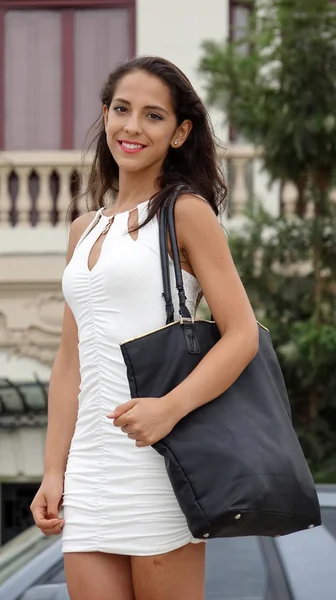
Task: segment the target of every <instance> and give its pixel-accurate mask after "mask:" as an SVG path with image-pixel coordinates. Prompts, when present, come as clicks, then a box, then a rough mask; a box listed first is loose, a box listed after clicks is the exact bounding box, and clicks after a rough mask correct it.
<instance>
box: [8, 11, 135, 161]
mask: <svg viewBox="0 0 336 600" xmlns="http://www.w3.org/2000/svg"><path fill="white" fill-rule="evenodd" d="M134 14H135V0H35V1H33V0H8V1H7V0H0V149H6V150H58V149H72V148H82V147H83V144H84V139H85V134H86V132H87V130H88V129H89V127H90V125H91V124H92V123H93V122H94V121H95V119H96V118H97V116H98V114H99V110H100V101H99V91H100V87H101V85H102V83H103V81H104V78H105V77H106V75H107V74H108V73H109V72H110V71H111V70H112V69H113V68H114V66H115V65H116V64H117V63H118V62H120V61H122V60H124V59H126V58H127V57H131V56H133V55H134V49H135V48H134V46H135V22H134Z"/></svg>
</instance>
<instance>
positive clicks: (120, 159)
mask: <svg viewBox="0 0 336 600" xmlns="http://www.w3.org/2000/svg"><path fill="white" fill-rule="evenodd" d="M104 120H105V129H106V134H107V143H108V146H109V149H110V151H111V154H112V156H113V158H114V159H115V161H116V163H117V164H118V166H119V169H121V168H122V169H125V170H129V171H140V170H144V169H148V168H150V167H152V166H154V165H157V166H158V168H161V166H162V164H163V162H164V159H165V157H166V155H167V153H168V150H169V148H170V147H172V148H173V149H177V148H180V147H181V146H182V144H183V143H184V142H185V140H186V139H187V137H188V135H189V133H190V131H191V127H192V124H191V122H190V121H184V123H182V124H181V125H180V126H179V127H178V126H177V121H176V116H175V113H174V110H173V106H172V101H171V97H170V91H169V89H168V87H167V86H166V85H165V84H164V83H162V81H161V80H160V79H159V78H158V77H155V76H153V75H149V74H148V73H146V72H145V71H136V72H134V73H130V74H129V75H125V76H124V77H123V78H122V79H121V80H120V81H119V82H118V84H117V86H116V89H115V93H114V95H113V98H112V102H111V105H110V107H109V109H108V108H107V106H104Z"/></svg>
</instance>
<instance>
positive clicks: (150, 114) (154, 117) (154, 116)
mask: <svg viewBox="0 0 336 600" xmlns="http://www.w3.org/2000/svg"><path fill="white" fill-rule="evenodd" d="M148 116H149V118H150V119H153V120H154V121H162V120H163V117H161V115H157V114H156V113H149V115H148Z"/></svg>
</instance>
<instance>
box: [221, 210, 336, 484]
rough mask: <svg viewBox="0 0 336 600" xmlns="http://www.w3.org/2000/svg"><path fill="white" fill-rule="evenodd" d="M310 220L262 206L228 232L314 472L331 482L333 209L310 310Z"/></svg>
mask: <svg viewBox="0 0 336 600" xmlns="http://www.w3.org/2000/svg"><path fill="white" fill-rule="evenodd" d="M314 235H315V224H314V221H313V220H308V219H307V220H303V219H299V218H296V219H294V220H293V219H291V220H285V219H282V218H278V219H275V218H272V217H270V215H268V214H266V213H265V212H263V211H262V210H259V212H258V213H257V214H256V215H254V218H253V219H250V220H249V221H248V222H247V224H246V227H245V228H244V229H243V230H240V231H236V232H234V233H232V234H230V246H231V251H232V254H233V258H234V260H235V263H236V266H237V268H238V271H239V273H240V275H241V277H242V280H243V282H244V285H245V288H246V290H247V293H248V295H249V298H250V300H251V302H252V305H253V307H254V309H255V312H256V315H257V318H258V319H259V320H260V321H261V322H262V323H263V324H265V325H266V326H267V327H268V328H269V329H270V331H271V336H272V340H273V344H274V346H275V349H276V351H277V353H278V357H279V360H280V363H281V366H282V370H283V372H284V376H285V380H286V383H287V387H288V392H289V396H290V399H291V403H292V409H293V420H294V424H295V427H296V431H297V433H298V435H299V438H300V441H301V444H302V446H303V449H304V452H305V454H306V457H307V459H308V461H309V463H310V466H311V468H312V469H313V471H314V474H315V477H316V479H319V480H322V481H325V480H328V481H335V482H336V461H335V456H336V369H335V357H336V296H335V287H336V286H335V276H336V260H335V258H336V214H335V215H333V216H332V217H329V218H328V219H326V220H325V222H324V226H323V228H322V229H321V235H322V236H323V242H324V243H323V248H324V254H323V269H322V270H321V280H322V281H321V284H319V285H321V291H320V310H319V311H318V313H317V310H316V299H315V295H316V290H315V286H316V282H315V278H314V267H313V238H314Z"/></svg>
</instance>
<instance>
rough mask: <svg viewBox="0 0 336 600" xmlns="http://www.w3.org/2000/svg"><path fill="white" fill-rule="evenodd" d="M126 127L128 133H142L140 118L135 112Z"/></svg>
mask: <svg viewBox="0 0 336 600" xmlns="http://www.w3.org/2000/svg"><path fill="white" fill-rule="evenodd" d="M124 129H125V131H126V133H128V134H131V135H140V133H142V129H141V125H140V122H139V119H138V117H137V116H136V115H135V114H134V113H133V114H132V115H130V118H129V120H128V122H127V123H126V124H125V127H124Z"/></svg>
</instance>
